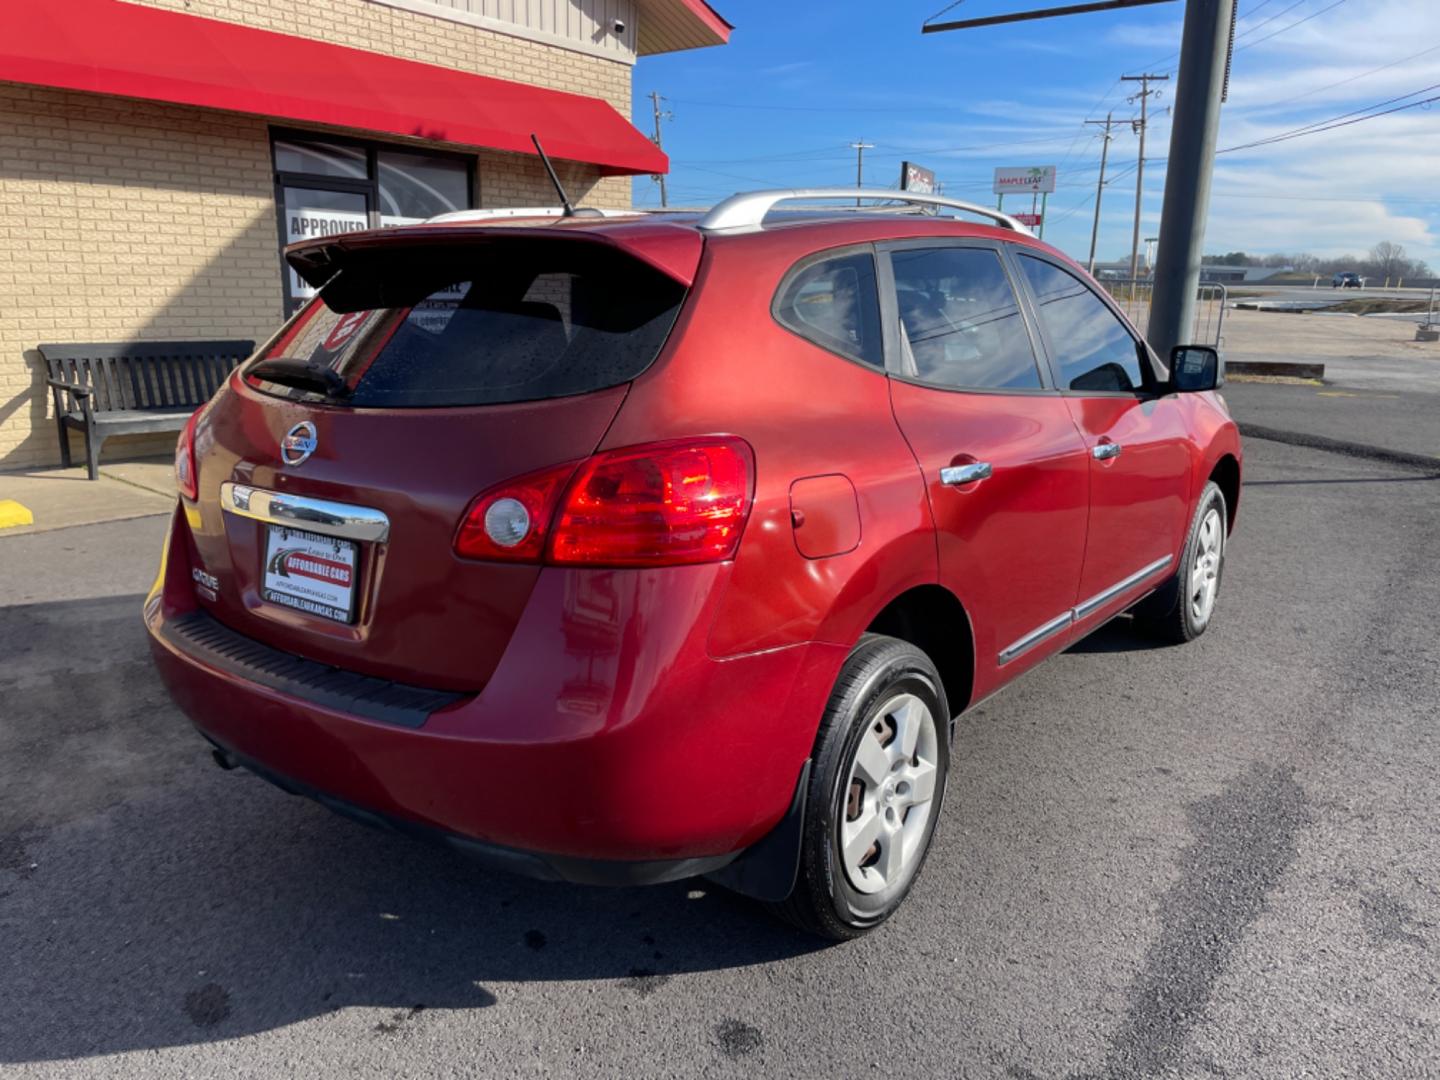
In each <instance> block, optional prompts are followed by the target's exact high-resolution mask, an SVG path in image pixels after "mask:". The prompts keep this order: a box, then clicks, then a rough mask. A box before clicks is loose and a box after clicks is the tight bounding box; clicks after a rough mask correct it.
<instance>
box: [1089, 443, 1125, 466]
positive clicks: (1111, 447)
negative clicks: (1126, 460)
mask: <svg viewBox="0 0 1440 1080" xmlns="http://www.w3.org/2000/svg"><path fill="white" fill-rule="evenodd" d="M1121 449H1123V448H1122V447H1121V445H1120V444H1119V443H1118V442H1102V443H1097V444H1096V445H1095V446H1094V447H1092V448H1091V450H1090V456H1091V457H1093V458H1094V459H1095V460H1096V461H1109V460H1110V459H1111V458H1117V457H1119V456H1120V451H1121Z"/></svg>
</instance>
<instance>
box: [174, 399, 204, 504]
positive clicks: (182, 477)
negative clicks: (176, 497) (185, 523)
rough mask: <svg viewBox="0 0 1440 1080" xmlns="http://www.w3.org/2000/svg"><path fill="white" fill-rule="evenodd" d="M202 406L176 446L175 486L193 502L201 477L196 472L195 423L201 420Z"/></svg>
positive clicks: (181, 434)
mask: <svg viewBox="0 0 1440 1080" xmlns="http://www.w3.org/2000/svg"><path fill="white" fill-rule="evenodd" d="M204 408H205V407H204V406H203V405H202V406H201V407H200V408H199V409H196V410H195V411H194V412H193V413H191V414H190V419H189V420H186V421H185V428H184V430H183V431H181V432H180V441H179V442H177V443H176V444H175V486H176V487H177V488H179V489H180V494H181V495H184V496H185V498H187V499H191V500H193V499H194V498H195V497H196V496H197V495H198V494H199V488H198V485H199V476H198V475H197V474H196V471H195V423H196V421H197V420H199V419H200V413H201V411H202V410H203V409H204Z"/></svg>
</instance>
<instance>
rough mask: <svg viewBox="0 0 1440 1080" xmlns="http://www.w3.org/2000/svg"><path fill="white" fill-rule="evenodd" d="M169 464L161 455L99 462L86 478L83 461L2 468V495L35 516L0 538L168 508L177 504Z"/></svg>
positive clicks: (146, 514) (3, 531)
mask: <svg viewBox="0 0 1440 1080" xmlns="http://www.w3.org/2000/svg"><path fill="white" fill-rule="evenodd" d="M173 469H174V465H173V463H172V462H171V460H170V458H168V457H165V458H147V459H144V460H140V461H119V462H116V463H115V464H113V465H103V466H101V468H100V479H99V480H96V481H93V482H92V481H90V480H88V479H86V475H85V468H84V466H80V467H78V468H73V469H36V470H33V471H29V472H19V473H0V501H3V500H7V499H8V500H13V501H14V502H17V503H19V504H20V505H21V506H23V507H24V508H25V509H27V510H29V511H30V514H31V516H33V518H34V524H31V525H15V526H12V527H10V528H5V529H0V541H3V540H4V539H5V538H6V537H10V536H22V535H25V534H28V533H37V532H48V531H50V530H52V529H65V528H69V527H70V526H72V525H94V524H98V523H99V522H104V521H124V520H126V519H128V518H138V517H149V516H151V515H154V514H168V513H169V512H170V510H171V508H172V507H173V506H174V505H175V476H174V471H173Z"/></svg>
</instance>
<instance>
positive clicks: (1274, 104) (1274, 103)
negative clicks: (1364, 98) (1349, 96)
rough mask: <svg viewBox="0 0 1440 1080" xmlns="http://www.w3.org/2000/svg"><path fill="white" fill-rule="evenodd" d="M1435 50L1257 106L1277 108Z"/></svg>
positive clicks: (1411, 55)
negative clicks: (1266, 104)
mask: <svg viewBox="0 0 1440 1080" xmlns="http://www.w3.org/2000/svg"><path fill="white" fill-rule="evenodd" d="M1437 51H1440V45H1431V46H1430V47H1429V48H1428V49H1421V50H1420V51H1419V52H1417V53H1411V54H1410V55H1409V56H1402V57H1401V58H1400V59H1399V60H1391V61H1390V62H1389V63H1388V64H1381V65H1380V66H1379V67H1377V68H1371V69H1370V70H1369V71H1362V72H1361V73H1360V74H1359V75H1351V76H1350V77H1349V78H1348V79H1341V80H1339V81H1338V82H1333V83H1326V84H1325V85H1324V86H1317V87H1315V89H1313V90H1306V91H1305V93H1303V94H1296V95H1295V96H1294V97H1288V98H1282V99H1281V100H1280V101H1272V102H1270V103H1269V104H1268V106H1265V105H1263V104H1262V106H1259V107H1268V108H1272V109H1275V108H1279V107H1280V106H1281V105H1289V104H1290V103H1291V102H1294V101H1299V100H1301V99H1302V98H1307V97H1310V96H1311V95H1313V94H1318V93H1320V92H1321V91H1322V90H1333V89H1334V88H1335V87H1337V86H1346V85H1348V84H1349V83H1353V82H1358V81H1359V80H1361V79H1364V78H1366V77H1367V76H1370V75H1376V74H1379V73H1380V72H1382V71H1388V70H1390V69H1391V68H1393V67H1398V66H1399V65H1401V64H1403V63H1406V62H1407V61H1410V60H1418V59H1419V58H1420V57H1422V56H1428V55H1430V54H1431V53H1433V52H1437Z"/></svg>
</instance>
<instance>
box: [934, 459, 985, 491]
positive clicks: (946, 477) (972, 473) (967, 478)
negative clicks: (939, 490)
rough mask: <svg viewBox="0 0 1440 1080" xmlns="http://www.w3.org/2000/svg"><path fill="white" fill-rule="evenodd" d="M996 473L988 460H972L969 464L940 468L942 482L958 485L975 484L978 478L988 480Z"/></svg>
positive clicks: (952, 485)
mask: <svg viewBox="0 0 1440 1080" xmlns="http://www.w3.org/2000/svg"><path fill="white" fill-rule="evenodd" d="M994 474H995V470H994V469H992V468H991V467H990V463H989V462H988V461H972V462H971V463H970V464H969V465H947V466H946V467H945V468H943V469H941V470H940V482H941V483H942V484H949V485H950V486H951V487H958V486H959V485H961V484H973V483H974V482H975V481H976V480H988V479H990V477H991V476H993V475H994Z"/></svg>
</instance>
